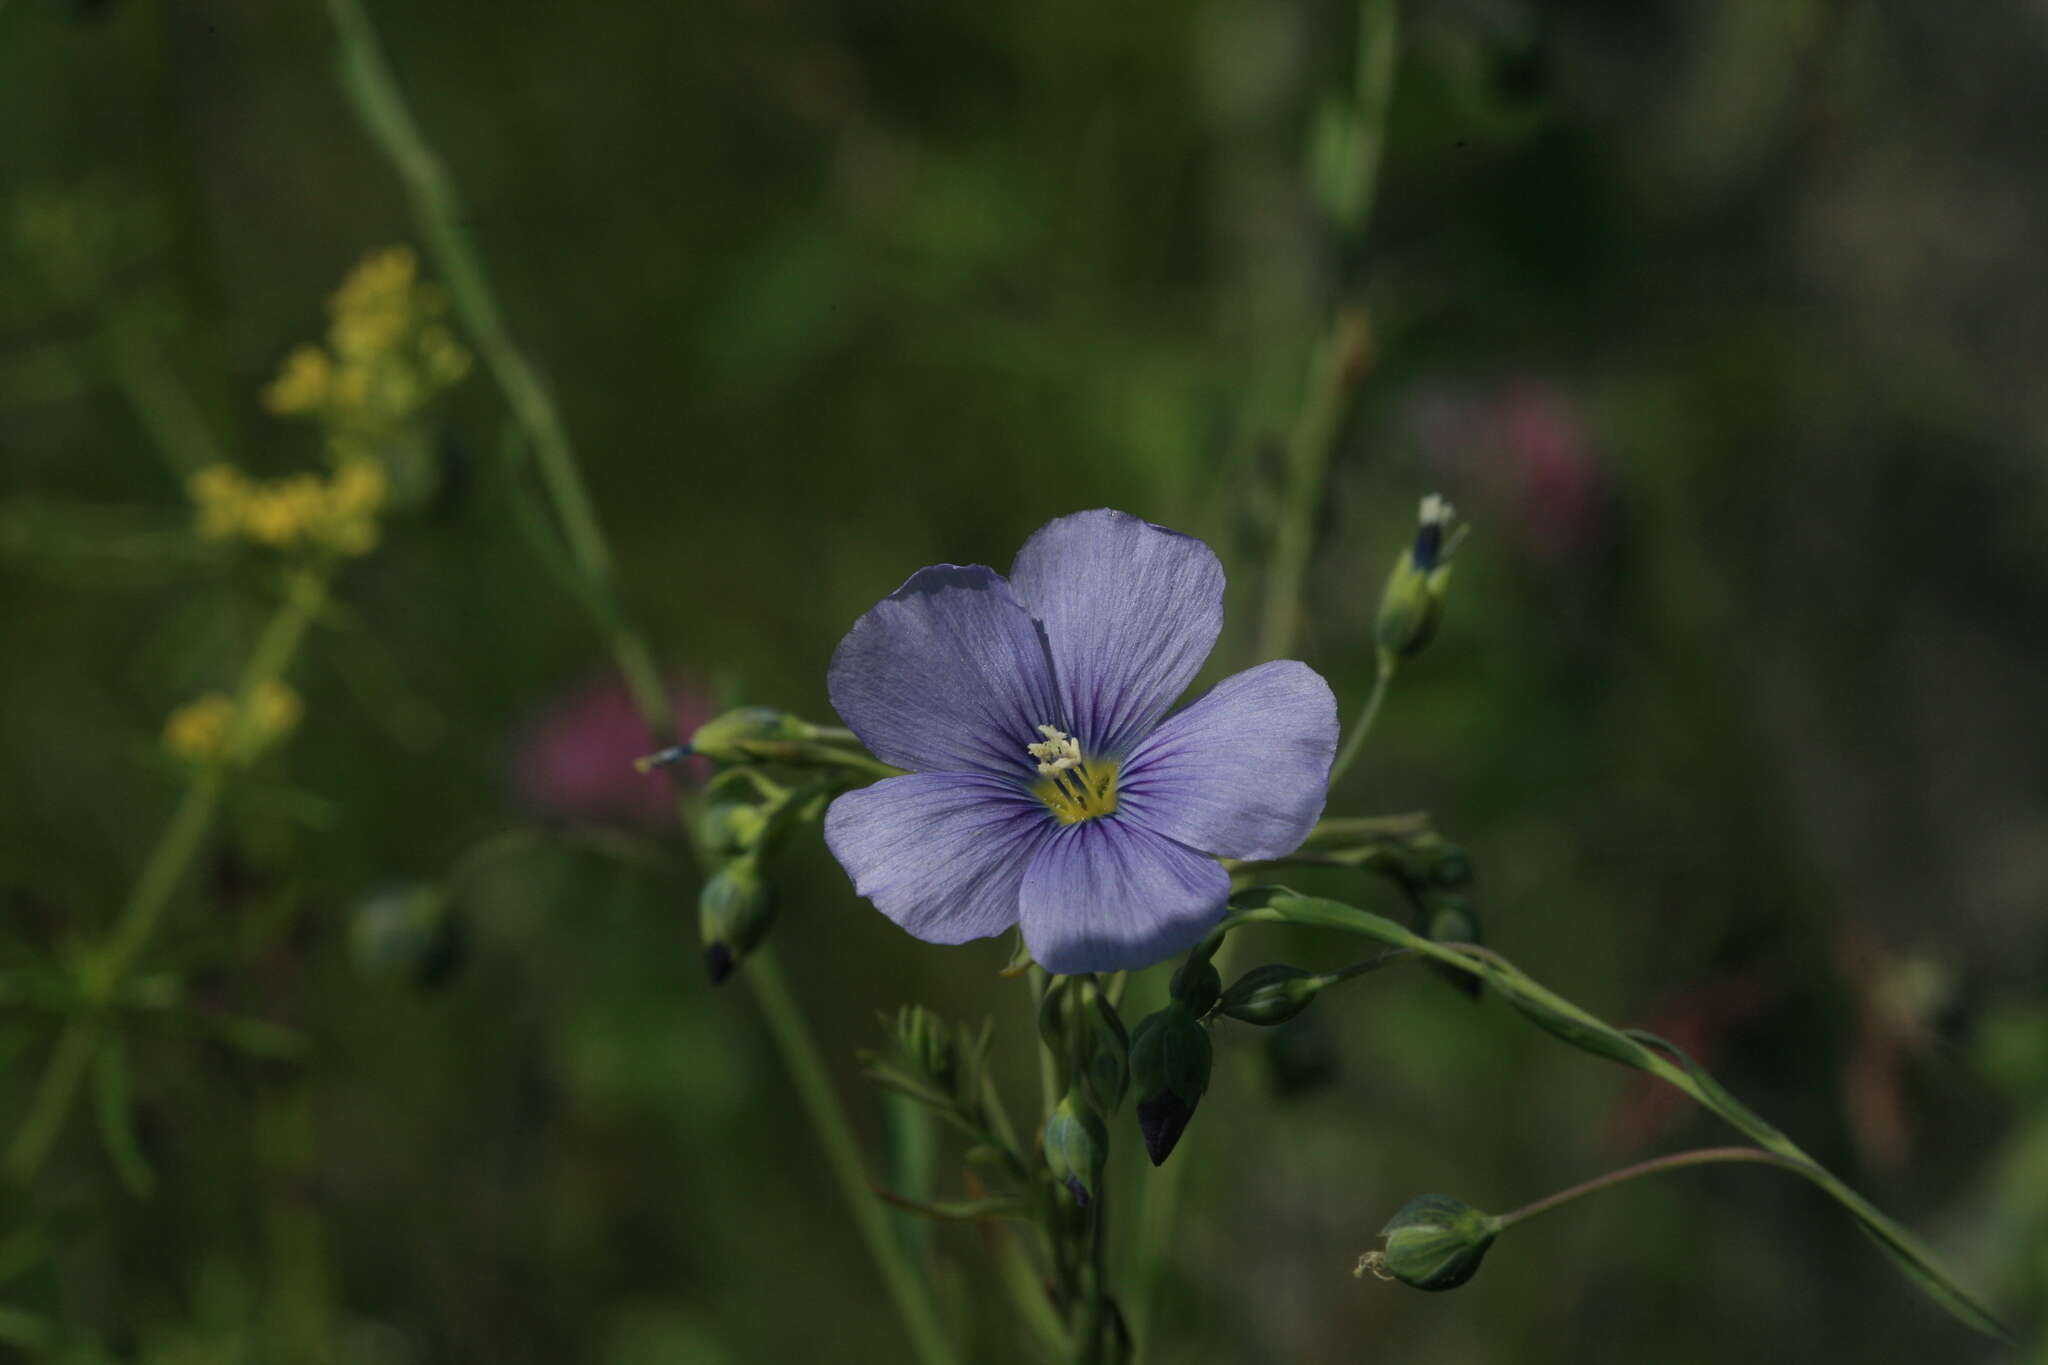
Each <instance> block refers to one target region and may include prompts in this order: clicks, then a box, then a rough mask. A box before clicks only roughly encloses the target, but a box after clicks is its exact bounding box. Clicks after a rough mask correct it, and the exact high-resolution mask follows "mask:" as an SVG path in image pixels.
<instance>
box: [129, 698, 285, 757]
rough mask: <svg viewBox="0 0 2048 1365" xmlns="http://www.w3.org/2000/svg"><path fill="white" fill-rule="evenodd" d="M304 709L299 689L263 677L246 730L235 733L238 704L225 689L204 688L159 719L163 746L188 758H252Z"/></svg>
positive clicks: (176, 754)
mask: <svg viewBox="0 0 2048 1365" xmlns="http://www.w3.org/2000/svg"><path fill="white" fill-rule="evenodd" d="M303 710H304V707H303V705H302V704H301V703H300V701H299V694H298V693H296V692H294V691H292V689H291V688H290V686H289V685H287V684H285V683H282V682H276V681H272V682H267V683H264V684H263V685H262V686H261V687H259V688H257V689H256V695H255V696H254V697H252V698H251V699H250V702H249V719H248V725H247V727H246V730H245V731H244V732H243V733H241V734H237V733H236V730H237V725H236V722H237V721H238V719H239V718H240V712H241V708H240V707H239V706H237V705H236V703H235V699H234V698H233V697H230V696H229V695H228V694H227V693H225V692H208V693H207V694H206V695H205V696H203V697H200V698H199V699H198V700H196V701H191V702H187V703H186V704H185V705H183V706H181V707H179V708H178V709H177V710H175V711H173V712H171V714H170V718H169V719H168V720H166V721H165V722H164V748H166V749H168V750H169V751H170V753H171V756H172V757H174V758H179V759H183V760H184V761H185V762H188V763H218V762H220V761H221V760H223V759H225V758H228V757H229V756H230V746H238V752H236V753H235V754H234V756H235V757H239V758H243V759H248V758H253V757H254V756H255V755H256V754H258V753H260V752H261V751H262V750H264V749H265V748H267V747H269V746H270V745H272V744H274V743H276V742H277V741H278V740H279V739H282V738H283V737H284V736H285V735H287V734H290V733H291V731H292V729H293V727H295V726H296V725H297V724H298V723H299V716H300V714H301V712H302V711H303Z"/></svg>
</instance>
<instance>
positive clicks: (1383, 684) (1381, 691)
mask: <svg viewBox="0 0 2048 1365" xmlns="http://www.w3.org/2000/svg"><path fill="white" fill-rule="evenodd" d="M1399 667H1400V660H1399V659H1398V658H1397V657H1396V656H1395V655H1393V654H1391V653H1389V652H1388V651H1386V650H1384V649H1383V650H1381V651H1380V656H1379V669H1378V671H1377V672H1375V674H1374V675H1373V681H1372V695H1371V696H1369V697H1367V698H1366V699H1365V708H1364V709H1363V710H1361V711H1360V712H1359V713H1358V719H1357V720H1355V721H1353V722H1352V724H1351V733H1350V734H1348V735H1346V736H1344V747H1343V748H1342V749H1339V750H1338V751H1337V761H1336V762H1335V763H1332V764H1331V765H1330V785H1331V786H1333V787H1334V786H1336V785H1337V783H1338V782H1339V781H1340V780H1342V778H1343V776H1344V774H1345V773H1347V772H1349V771H1351V764H1352V761H1353V760H1354V759H1356V758H1357V757H1358V751H1359V749H1360V748H1362V747H1364V744H1365V737H1366V736H1367V735H1369V734H1371V733H1372V725H1373V722H1374V721H1376V720H1378V719H1379V715H1380V704H1381V703H1382V702H1384V701H1385V700H1386V699H1387V687H1388V685H1389V684H1390V683H1392V682H1393V681H1394V674H1395V672H1396V671H1397V670H1398V669H1399Z"/></svg>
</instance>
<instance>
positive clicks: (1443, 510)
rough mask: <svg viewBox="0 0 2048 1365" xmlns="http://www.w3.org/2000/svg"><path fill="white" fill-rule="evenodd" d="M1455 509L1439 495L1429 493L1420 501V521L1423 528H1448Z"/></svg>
mask: <svg viewBox="0 0 2048 1365" xmlns="http://www.w3.org/2000/svg"><path fill="white" fill-rule="evenodd" d="M1456 511H1457V509H1456V508H1455V507H1452V506H1451V505H1450V504H1449V503H1448V502H1445V501H1444V498H1443V495H1442V494H1440V493H1431V494H1430V495H1429V496H1428V497H1426V498H1424V499H1423V500H1422V508H1421V511H1420V520H1421V522H1422V524H1423V525H1424V526H1448V525H1450V524H1451V517H1452V516H1453V515H1454V514H1455V513H1456Z"/></svg>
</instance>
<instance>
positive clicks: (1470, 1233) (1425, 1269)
mask: <svg viewBox="0 0 2048 1365" xmlns="http://www.w3.org/2000/svg"><path fill="white" fill-rule="evenodd" d="M1499 1231H1500V1220H1499V1219H1498V1218H1494V1217H1492V1216H1490V1215H1488V1214H1484V1213H1481V1212H1480V1211H1479V1210H1478V1209H1475V1208H1473V1207H1472V1206H1471V1205H1469V1204H1466V1203H1463V1202H1462V1201H1460V1200H1456V1199H1452V1198H1450V1197H1449V1196H1448V1195H1441V1194H1425V1195H1420V1196H1418V1197H1416V1198H1414V1199H1411V1200H1409V1201H1408V1202H1407V1204H1405V1205H1404V1206H1403V1207H1402V1209H1401V1211H1400V1212H1399V1213H1397V1214H1395V1215H1394V1216H1393V1218H1392V1219H1391V1220H1390V1221H1389V1222H1388V1223H1387V1225H1386V1226H1385V1227H1384V1228H1381V1229H1380V1236H1382V1237H1384V1238H1386V1239H1387V1248H1386V1250H1385V1251H1374V1252H1368V1253H1367V1254H1366V1255H1365V1256H1364V1257H1363V1258H1361V1259H1360V1261H1359V1263H1358V1271H1357V1272H1356V1273H1358V1274H1364V1273H1365V1272H1366V1271H1368V1270H1370V1271H1372V1272H1373V1273H1374V1274H1375V1275H1378V1276H1380V1277H1381V1278H1382V1279H1396V1280H1399V1281H1400V1282H1401V1283H1402V1284H1405V1285H1409V1286H1412V1287H1413V1288H1416V1289H1428V1290H1432V1291H1436V1290H1444V1289H1456V1288H1457V1287H1458V1286H1459V1285H1461V1284H1463V1283H1465V1281H1467V1280H1469V1279H1471V1278H1472V1276H1473V1274H1474V1272H1476V1271H1477V1270H1478V1269H1479V1262H1480V1261H1481V1260H1483V1259H1484V1258H1485V1256H1486V1249H1487V1248H1488V1247H1490V1246H1492V1245H1493V1239H1494V1237H1495V1235H1496V1234H1498V1233H1499Z"/></svg>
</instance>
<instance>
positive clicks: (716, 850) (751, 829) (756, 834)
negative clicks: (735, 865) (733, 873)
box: [697, 797, 768, 858]
mask: <svg viewBox="0 0 2048 1365" xmlns="http://www.w3.org/2000/svg"><path fill="white" fill-rule="evenodd" d="M767 828H768V814H767V812H766V811H764V810H762V809H761V808H760V807H759V806H757V805H754V804H753V803H752V802H749V801H736V800H732V799H730V798H725V797H721V798H720V799H718V800H716V801H713V802H712V803H711V804H710V805H708V806H706V807H705V808H704V812H703V814H701V815H699V816H698V817H697V838H698V841H699V842H700V843H702V844H703V846H704V850H705V852H707V853H709V854H710V855H711V856H712V857H714V858H737V857H739V856H740V855H741V854H742V853H745V852H747V851H748V850H750V849H753V848H758V847H759V846H760V843H761V836H762V834H763V833H765V832H766V830H767Z"/></svg>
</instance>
